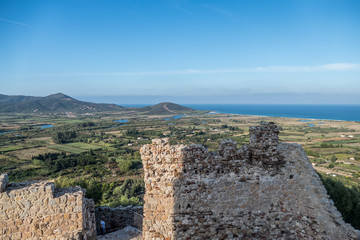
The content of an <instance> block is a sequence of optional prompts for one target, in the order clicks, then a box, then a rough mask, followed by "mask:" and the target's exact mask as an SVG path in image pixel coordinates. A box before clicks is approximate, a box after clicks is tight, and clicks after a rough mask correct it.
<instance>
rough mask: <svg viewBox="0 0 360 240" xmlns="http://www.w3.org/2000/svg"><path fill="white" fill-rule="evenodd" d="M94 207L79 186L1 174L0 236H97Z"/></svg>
mask: <svg viewBox="0 0 360 240" xmlns="http://www.w3.org/2000/svg"><path fill="white" fill-rule="evenodd" d="M94 211H95V210H94V202H93V201H92V200H89V199H86V198H85V192H84V191H83V190H82V189H81V188H79V187H73V188H63V189H55V184H54V183H53V182H48V181H44V182H24V183H12V184H9V183H8V179H7V175H6V174H3V175H1V176H0V239H4V240H5V239H84V240H86V239H96V230H95V212H94Z"/></svg>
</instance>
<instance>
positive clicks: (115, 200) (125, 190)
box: [55, 177, 145, 207]
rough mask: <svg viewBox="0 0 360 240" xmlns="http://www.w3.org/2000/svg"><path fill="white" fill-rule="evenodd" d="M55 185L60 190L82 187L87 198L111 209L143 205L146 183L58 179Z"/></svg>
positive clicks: (128, 180)
mask: <svg viewBox="0 0 360 240" xmlns="http://www.w3.org/2000/svg"><path fill="white" fill-rule="evenodd" d="M55 185H56V187H58V188H64V187H74V186H80V187H82V188H84V189H86V197H87V198H91V199H93V200H94V202H95V204H98V205H104V204H106V205H108V206H110V207H118V206H128V205H133V206H137V205H142V204H143V198H142V196H143V194H144V191H145V185H144V181H143V180H139V179H135V180H132V179H127V180H125V181H124V182H120V183H115V182H111V183H105V182H102V181H101V179H100V178H84V177H82V178H76V179H75V178H69V177H58V178H57V179H55Z"/></svg>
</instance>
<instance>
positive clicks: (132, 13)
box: [127, 10, 147, 20]
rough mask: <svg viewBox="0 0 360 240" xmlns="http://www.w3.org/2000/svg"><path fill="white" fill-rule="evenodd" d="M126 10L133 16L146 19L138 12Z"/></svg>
mask: <svg viewBox="0 0 360 240" xmlns="http://www.w3.org/2000/svg"><path fill="white" fill-rule="evenodd" d="M127 12H128V13H130V14H131V15H133V16H135V17H138V18H141V19H142V20H147V18H146V17H144V16H141V15H140V14H137V13H134V12H132V11H129V10H128V11H127Z"/></svg>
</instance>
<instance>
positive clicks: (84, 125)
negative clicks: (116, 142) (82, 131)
mask: <svg viewBox="0 0 360 240" xmlns="http://www.w3.org/2000/svg"><path fill="white" fill-rule="evenodd" d="M78 126H79V127H82V128H86V127H93V126H95V123H94V122H82V123H79V124H78Z"/></svg>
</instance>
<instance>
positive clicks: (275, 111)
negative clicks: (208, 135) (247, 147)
mask: <svg viewBox="0 0 360 240" xmlns="http://www.w3.org/2000/svg"><path fill="white" fill-rule="evenodd" d="M148 105H149V104H147V105H146V104H137V105H123V106H128V107H144V106H148ZM181 105H183V106H186V107H191V108H193V109H196V110H208V111H213V112H218V113H230V114H242V115H257V116H271V117H292V118H305V119H329V120H345V121H360V105H280V104H181Z"/></svg>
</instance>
